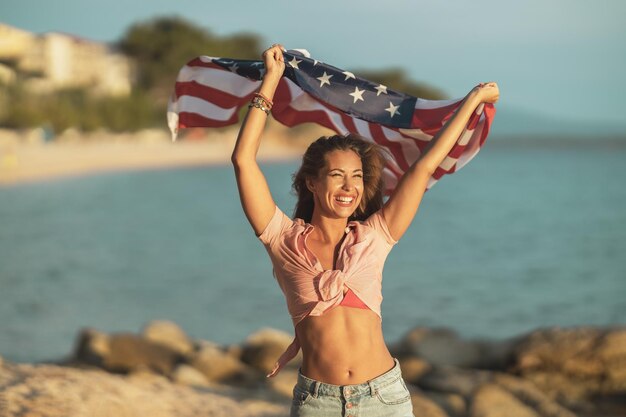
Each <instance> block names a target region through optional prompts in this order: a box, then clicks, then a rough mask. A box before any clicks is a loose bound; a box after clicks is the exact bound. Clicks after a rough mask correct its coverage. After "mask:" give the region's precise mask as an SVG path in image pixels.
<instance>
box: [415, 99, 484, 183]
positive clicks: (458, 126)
mask: <svg viewBox="0 0 626 417" xmlns="http://www.w3.org/2000/svg"><path fill="white" fill-rule="evenodd" d="M479 104H480V98H479V97H478V93H477V92H476V91H475V90H472V91H471V92H470V93H468V94H467V96H465V98H464V99H463V103H462V104H461V106H460V107H459V108H458V109H457V111H456V112H455V113H454V115H453V116H452V117H451V118H450V119H449V120H448V121H447V122H446V124H445V125H444V126H443V128H441V130H439V132H438V133H437V134H436V135H435V136H434V137H433V138H432V139H431V141H430V143H429V144H428V146H426V148H424V151H423V152H422V155H421V156H420V158H419V159H418V160H417V161H416V162H415V164H414V165H413V169H419V170H422V169H424V170H427V171H428V172H430V173H431V174H432V173H434V172H435V169H437V167H438V166H439V164H441V162H442V161H443V160H444V159H445V158H446V156H447V155H448V154H449V153H450V150H451V149H452V147H453V146H454V144H455V143H456V141H457V140H458V138H459V136H460V135H461V132H463V129H464V128H465V126H466V125H467V122H468V121H469V119H470V117H471V115H472V113H474V111H475V110H476V108H477V107H478V105H479Z"/></svg>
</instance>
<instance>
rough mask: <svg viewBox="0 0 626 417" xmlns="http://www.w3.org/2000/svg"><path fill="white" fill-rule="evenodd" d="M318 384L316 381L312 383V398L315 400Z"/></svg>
mask: <svg viewBox="0 0 626 417" xmlns="http://www.w3.org/2000/svg"><path fill="white" fill-rule="evenodd" d="M319 386H320V385H319V383H318V382H317V381H313V398H317V391H318V389H319Z"/></svg>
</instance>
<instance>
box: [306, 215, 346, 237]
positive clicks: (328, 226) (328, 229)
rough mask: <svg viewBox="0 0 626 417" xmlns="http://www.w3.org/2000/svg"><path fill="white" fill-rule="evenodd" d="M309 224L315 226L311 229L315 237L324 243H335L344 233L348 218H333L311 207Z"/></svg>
mask: <svg viewBox="0 0 626 417" xmlns="http://www.w3.org/2000/svg"><path fill="white" fill-rule="evenodd" d="M311 224H312V225H313V226H315V230H313V233H316V238H317V239H319V240H321V241H323V242H326V243H336V242H338V241H340V240H341V238H342V237H343V235H344V234H345V230H346V227H347V225H348V219H347V218H339V219H334V218H331V217H326V216H324V215H323V214H321V213H320V212H319V211H317V210H316V209H313V215H312V216H311Z"/></svg>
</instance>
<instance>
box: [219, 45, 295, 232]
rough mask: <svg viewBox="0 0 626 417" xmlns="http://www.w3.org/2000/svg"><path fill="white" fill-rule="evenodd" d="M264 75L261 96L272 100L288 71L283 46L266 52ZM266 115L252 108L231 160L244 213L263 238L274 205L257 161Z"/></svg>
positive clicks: (241, 130)
mask: <svg viewBox="0 0 626 417" xmlns="http://www.w3.org/2000/svg"><path fill="white" fill-rule="evenodd" d="M263 60H264V62H265V75H264V76H263V82H262V83H261V88H260V89H259V93H260V94H261V95H262V96H263V97H265V98H267V99H269V100H273V98H274V92H275V91H276V87H277V86H278V82H279V81H280V77H281V76H282V75H283V71H284V70H285V62H284V60H283V52H282V45H276V46H274V45H272V47H271V48H269V49H267V50H266V51H265V52H263ZM266 120H267V114H266V113H265V111H263V110H261V109H260V108H257V107H251V108H250V109H249V110H248V113H247V114H246V117H245V118H244V120H243V122H242V124H241V129H240V130H239V135H238V136H237V143H236V144H235V149H234V150H233V154H232V156H231V161H232V163H233V166H234V168H235V176H236V177H237V187H238V189H239V197H240V199H241V205H242V207H243V211H244V213H245V214H246V217H247V218H248V221H249V222H250V225H252V228H253V229H254V232H255V233H256V234H257V235H260V234H261V232H263V230H264V229H265V227H266V226H267V225H268V223H269V222H270V220H271V219H272V215H273V214H274V208H275V203H274V199H273V198H272V194H271V193H270V189H269V187H268V185H267V181H266V180H265V176H264V175H263V172H262V171H261V169H260V168H259V165H258V164H257V161H256V155H257V152H258V150H259V144H260V139H261V133H262V132H263V128H264V127H265V122H266Z"/></svg>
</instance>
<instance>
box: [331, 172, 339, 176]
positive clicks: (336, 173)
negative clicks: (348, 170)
mask: <svg viewBox="0 0 626 417" xmlns="http://www.w3.org/2000/svg"><path fill="white" fill-rule="evenodd" d="M330 175H331V176H332V177H341V174H340V173H338V172H335V173H334V174H330Z"/></svg>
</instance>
